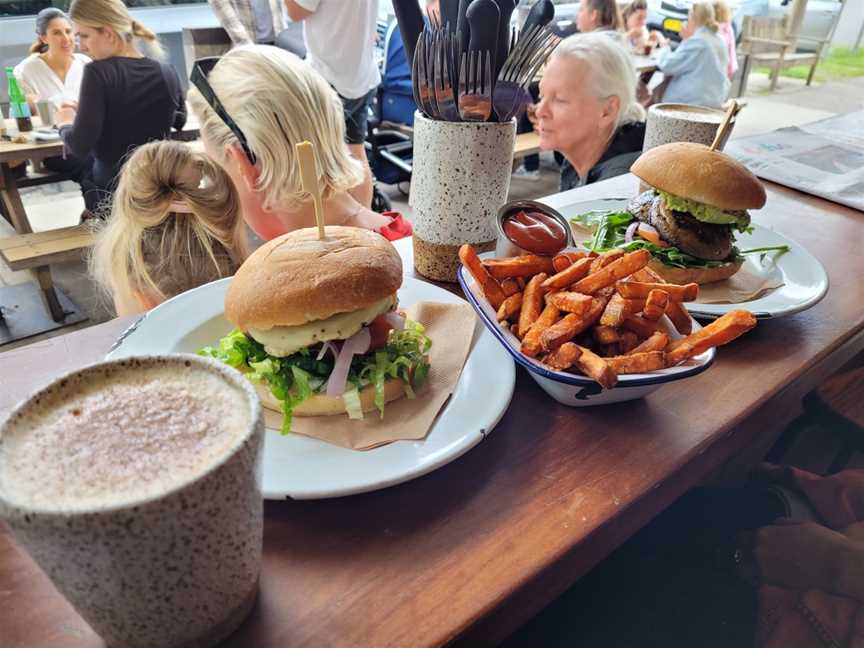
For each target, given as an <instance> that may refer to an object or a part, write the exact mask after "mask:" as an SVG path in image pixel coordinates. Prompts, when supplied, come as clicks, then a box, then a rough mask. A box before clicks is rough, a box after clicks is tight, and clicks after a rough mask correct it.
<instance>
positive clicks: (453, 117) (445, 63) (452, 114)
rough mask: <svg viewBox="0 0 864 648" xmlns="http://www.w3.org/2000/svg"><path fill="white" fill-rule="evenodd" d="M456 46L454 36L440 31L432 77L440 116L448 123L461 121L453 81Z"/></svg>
mask: <svg viewBox="0 0 864 648" xmlns="http://www.w3.org/2000/svg"><path fill="white" fill-rule="evenodd" d="M454 46H455V40H454V38H453V35H452V34H450V33H448V32H447V31H446V30H439V31H438V33H437V34H436V38H435V42H434V46H433V49H432V57H433V59H434V64H433V72H432V77H433V80H434V84H433V85H434V88H435V101H436V103H437V104H438V114H439V115H440V116H441V118H442V119H444V120H446V121H459V109H458V108H457V106H456V94H455V92H454V88H453V85H454V84H453V80H452V79H453V77H454V76H455V74H453V71H454V66H453V60H454Z"/></svg>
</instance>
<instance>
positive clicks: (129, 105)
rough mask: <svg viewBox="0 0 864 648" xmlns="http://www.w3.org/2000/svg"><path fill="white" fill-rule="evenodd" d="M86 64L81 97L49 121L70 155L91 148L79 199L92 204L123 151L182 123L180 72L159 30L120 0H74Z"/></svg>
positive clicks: (108, 186) (101, 196) (110, 183)
mask: <svg viewBox="0 0 864 648" xmlns="http://www.w3.org/2000/svg"><path fill="white" fill-rule="evenodd" d="M69 13H70V16H71V18H72V21H73V22H74V23H75V31H76V33H77V34H78V38H79V40H80V44H81V51H83V52H84V53H86V54H89V55H90V56H91V57H92V58H93V62H92V63H90V64H89V65H88V66H87V67H86V68H85V69H84V77H83V79H82V80H81V95H80V103H79V102H74V101H72V102H67V103H65V104H64V105H63V107H62V108H61V109H60V110H58V111H57V113H56V114H55V116H54V122H55V124H56V125H57V127H58V128H59V129H60V135H61V136H62V137H63V142H64V144H65V145H66V147H67V149H69V150H70V151H71V152H72V153H73V154H74V155H75V156H77V157H79V158H83V157H85V156H87V155H91V154H92V156H93V169H92V174H91V175H90V177H89V178H88V179H86V180H87V181H88V182H87V186H85V190H84V202H85V203H86V204H87V209H88V210H90V211H91V212H95V211H96V208H97V205H98V203H99V202H101V201H103V200H105V199H106V198H107V197H108V196H109V195H110V193H111V191H112V190H113V187H114V183H115V181H116V177H117V175H118V174H119V172H120V167H121V165H122V162H123V159H124V158H125V156H127V155H128V154H129V153H130V152H131V151H132V150H133V149H134V148H135V147H137V146H140V145H141V144H144V143H146V142H149V141H152V140H160V139H165V138H167V137H168V135H169V133H170V131H171V127H172V126H173V127H174V128H177V129H180V128H182V127H183V125H184V124H185V123H186V106H185V101H184V97H183V90H182V87H181V86H180V79H179V78H178V77H177V73H176V72H175V71H174V68H173V67H171V66H170V65H166V64H164V63H161V62H160V61H158V60H155V59H154V58H151V57H148V56H145V55H144V53H142V51H141V50H142V48H143V49H144V51H146V52H148V53H149V54H150V55H151V56H153V57H156V58H161V56H162V48H161V46H160V45H159V40H158V39H157V38H156V35H155V34H154V33H153V32H151V31H150V30H149V29H147V28H146V27H145V26H144V25H142V24H141V23H139V22H138V21H137V20H133V19H132V16H131V15H129V10H128V9H127V8H126V5H124V4H123V2H121V0H74V1H73V2H72V6H71V8H70V10H69Z"/></svg>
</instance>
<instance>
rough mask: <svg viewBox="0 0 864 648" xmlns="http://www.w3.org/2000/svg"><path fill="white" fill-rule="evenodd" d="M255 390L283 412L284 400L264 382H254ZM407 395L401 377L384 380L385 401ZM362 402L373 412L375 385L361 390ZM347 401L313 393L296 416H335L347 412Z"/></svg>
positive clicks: (265, 404)
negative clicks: (275, 394) (273, 392)
mask: <svg viewBox="0 0 864 648" xmlns="http://www.w3.org/2000/svg"><path fill="white" fill-rule="evenodd" d="M254 384H255V390H256V391H257V392H258V396H259V397H260V398H261V404H262V405H264V407H266V408H267V409H271V410H275V411H277V412H279V413H281V412H282V401H280V400H279V399H277V398H276V397H275V396H273V394H272V393H271V392H270V388H269V387H268V386H267V385H266V384H264V383H254ZM404 395H405V384H404V383H403V382H402V380H401V379H399V378H388V379H387V380H386V381H385V382H384V402H385V403H389V402H391V401H394V400H397V399H399V398H402V397H403V396H404ZM360 404H361V406H362V407H363V411H364V412H371V411H372V410H374V409H375V408H376V406H375V386H374V385H367V386H366V387H364V388H363V389H361V390H360ZM345 413H346V410H345V401H344V400H342V397H341V396H328V395H327V394H324V393H321V394H313V395H312V396H310V397H309V398H307V399H306V400H304V401H303V402H302V403H300V404H299V405H298V406H297V407H295V408H294V416H333V415H335V414H345Z"/></svg>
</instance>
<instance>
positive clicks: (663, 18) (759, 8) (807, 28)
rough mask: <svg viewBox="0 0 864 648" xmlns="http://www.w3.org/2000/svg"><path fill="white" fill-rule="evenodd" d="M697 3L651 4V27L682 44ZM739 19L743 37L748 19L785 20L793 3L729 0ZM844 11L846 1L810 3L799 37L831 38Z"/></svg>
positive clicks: (809, 45) (661, 0)
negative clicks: (742, 28)
mask: <svg viewBox="0 0 864 648" xmlns="http://www.w3.org/2000/svg"><path fill="white" fill-rule="evenodd" d="M693 2H694V0H648V27H649V28H650V29H657V30H661V31H663V33H664V34H666V36H667V37H669V38H671V39H673V40H680V35H679V34H680V32H681V28H682V27H683V26H684V23H685V22H686V21H687V14H688V12H689V11H690V5H692V4H693ZM729 5H730V8H731V9H732V10H733V12H734V14H735V17H734V19H733V26H734V28H735V33H736V34H740V33H741V24H742V22H743V20H744V16H776V17H781V16H784V15H785V14H787V13H788V12H789V11H791V9H792V0H729ZM842 9H843V2H842V0H809V2H808V3H807V10H806V13H805V15H804V22H803V23H802V24H801V31H800V32H799V34H800V35H801V36H805V37H807V38H817V39H824V38H827V37H828V34H829V33H830V31H831V26H832V25H833V24H834V21H835V19H836V17H837V15H839V13H840V11H841V10H842ZM817 47H818V45H817V44H816V43H813V42H808V41H801V42H800V43H799V45H798V49H802V50H808V49H809V50H815V49H816V48H817Z"/></svg>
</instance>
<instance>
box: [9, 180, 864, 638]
mask: <svg viewBox="0 0 864 648" xmlns="http://www.w3.org/2000/svg"><path fill="white" fill-rule="evenodd" d="M635 187H636V182H635V180H634V179H633V178H632V177H623V178H618V179H615V180H612V181H609V182H607V183H600V184H598V185H589V186H588V187H585V188H582V189H579V190H575V191H574V192H568V194H566V195H559V196H556V197H554V198H551V199H550V200H549V202H552V203H554V204H559V205H560V204H561V203H562V202H563V201H569V202H576V201H581V200H587V199H594V198H600V197H609V196H616V197H617V196H622V195H625V196H626V195H628V194H629V193H632V192H633V191H635ZM754 218H755V220H756V221H757V222H759V223H760V224H762V225H765V226H767V227H773V228H776V229H777V230H778V231H780V232H782V233H783V234H785V235H789V236H791V237H792V238H793V239H796V238H797V239H799V240H800V241H801V242H802V243H804V244H805V246H806V247H807V249H808V250H809V251H810V252H811V253H813V254H814V255H815V256H816V257H817V258H819V259H820V260H821V261H822V263H823V264H824V265H825V266H826V269H827V270H828V274H829V277H830V280H831V285H832V287H831V291H830V292H829V294H828V295H827V296H826V298H825V299H824V300H823V301H822V302H821V303H820V304H818V305H817V306H815V307H814V308H812V309H810V310H809V311H806V312H804V313H800V314H798V315H795V316H790V317H786V318H782V319H778V320H775V321H763V322H760V324H759V326H758V327H757V328H756V329H755V330H754V331H752V332H750V333H748V335H746V336H745V337H743V338H741V339H740V340H737V341H736V342H735V343H734V344H732V345H730V346H728V347H725V348H723V349H721V350H720V352H719V353H718V359H717V362H716V363H715V365H714V366H713V367H711V368H710V369H709V370H708V371H706V372H705V373H703V374H700V375H698V376H696V377H694V378H690V379H687V380H682V381H680V382H676V383H672V384H669V385H666V386H664V387H663V388H661V389H660V390H659V391H658V392H656V393H655V394H652V395H651V396H649V397H647V398H645V399H642V400H639V401H634V402H630V403H623V404H617V405H610V406H605V407H589V408H576V409H571V408H566V407H563V406H561V405H559V404H557V403H555V402H554V401H552V400H551V399H549V398H548V397H547V396H546V395H545V394H544V393H543V392H541V390H540V389H539V388H538V387H537V386H536V385H535V383H534V382H533V381H532V380H531V379H530V378H529V377H528V376H527V375H526V374H525V372H524V371H523V370H521V369H520V370H519V371H518V374H517V385H516V392H515V394H514V398H513V402H512V403H511V406H510V408H509V409H508V411H507V413H506V414H505V415H504V417H503V419H502V420H501V422H500V423H499V425H498V427H497V428H496V429H495V430H494V431H493V432H492V433H491V434H490V435H489V436H488V437H487V439H486V440H485V441H484V442H483V443H481V444H480V445H478V446H477V447H476V448H474V449H473V450H471V452H469V453H468V454H466V455H465V456H464V457H462V458H460V459H459V460H457V461H455V462H453V463H451V464H448V465H447V466H445V467H443V468H441V469H439V470H437V471H435V472H433V473H431V474H429V475H426V476H424V477H422V478H420V479H417V480H414V481H412V482H409V483H407V484H403V485H401V486H396V487H393V488H390V489H386V490H383V491H378V492H375V493H368V494H365V495H359V496H354V497H348V498H341V499H336V500H323V501H311V502H290V501H287V502H268V503H267V506H266V507H265V513H266V518H265V546H264V568H263V571H262V580H261V593H260V601H259V605H258V607H257V608H256V609H255V611H254V612H253V615H252V617H251V618H250V620H249V621H248V622H247V623H246V624H244V626H243V627H242V628H241V629H240V631H239V632H238V633H237V634H236V635H235V636H234V637H232V638H231V640H230V641H229V642H228V645H229V646H284V645H299V646H322V645H324V646H326V645H334V646H335V645H339V646H343V645H344V646H397V645H411V646H418V645H437V644H441V643H444V642H448V641H452V640H461V641H462V642H463V643H464V644H465V645H472V646H473V645H485V644H491V643H493V642H494V641H496V640H498V639H500V638H501V637H503V636H505V635H506V634H507V633H509V632H511V631H512V630H513V629H515V628H516V627H518V625H520V624H521V623H523V622H524V621H526V620H527V619H528V618H530V616H531V615H533V614H534V613H535V612H536V611H538V610H539V609H540V608H541V607H542V606H543V605H545V604H547V603H548V602H549V601H550V600H552V599H553V598H554V597H555V596H556V595H557V594H558V593H559V592H560V591H561V590H563V588H565V587H566V586H568V585H569V584H570V583H572V582H573V581H574V580H575V579H577V578H578V577H579V576H580V575H581V574H583V573H584V572H585V571H586V570H588V569H590V568H591V567H592V566H593V565H595V564H596V563H597V562H598V561H599V560H602V558H603V557H605V555H607V554H608V553H609V552H610V551H612V550H613V549H614V548H615V547H616V546H617V545H618V544H620V543H621V542H622V541H623V540H625V539H626V538H627V537H629V535H631V534H632V533H633V532H634V531H635V530H637V529H638V528H639V527H640V526H641V525H642V524H644V523H645V522H646V521H647V520H650V519H651V518H652V517H653V516H654V515H656V514H657V513H658V512H659V511H661V510H662V509H663V508H664V507H665V506H667V505H668V504H669V502H671V501H673V500H674V499H675V498H676V497H678V496H679V495H680V494H681V493H682V492H684V491H685V490H686V489H688V488H690V487H692V486H694V485H696V484H698V483H700V481H701V480H703V479H704V478H705V476H706V475H709V474H711V473H713V472H714V471H716V470H717V469H719V468H720V467H722V466H723V465H724V463H725V462H727V461H728V460H729V459H730V458H731V457H734V456H736V455H737V454H738V453H740V452H741V451H743V450H746V449H748V448H751V447H754V446H758V445H764V444H765V443H767V442H768V441H770V439H771V438H773V437H774V436H775V435H776V434H777V433H778V432H779V431H780V429H782V426H783V424H784V422H785V418H786V417H788V416H789V412H790V411H791V409H792V405H793V404H794V403H795V402H796V400H797V399H799V398H800V395H801V394H802V393H803V392H804V391H806V390H807V389H810V388H811V387H812V386H813V385H814V384H816V383H817V382H818V381H819V380H821V379H822V378H823V377H824V375H825V374H826V373H827V372H829V371H831V370H832V369H833V368H835V367H836V366H839V364H840V363H842V362H843V361H844V360H845V359H847V358H849V357H851V356H852V355H854V354H855V353H857V352H858V351H860V350H861V349H862V348H864V311H862V310H861V309H860V303H862V302H861V300H862V298H864V287H862V285H861V283H860V276H862V274H864V257H861V255H860V254H859V250H860V247H861V239H862V234H861V232H862V229H861V225H862V222H861V221H862V219H864V214H862V213H860V212H856V211H854V210H851V209H848V208H845V207H841V206H838V205H834V204H832V203H829V202H827V201H824V200H821V199H818V198H814V197H810V196H805V195H803V194H800V193H797V192H795V191H792V190H789V189H785V188H781V187H777V186H773V185H769V199H768V205H767V207H766V208H765V209H763V210H761V211H760V212H757V213H756V214H755V215H754ZM802 223H805V224H807V226H806V229H805V228H803V227H802ZM815 224H818V226H813V225H815ZM124 324H125V322H121V323H117V322H112V323H108V324H106V325H102V326H101V327H94V328H93V329H89V330H87V331H83V332H81V333H77V334H74V335H73V336H64V338H70V340H69V341H68V342H67V341H65V340H64V338H58V340H62V342H61V341H58V342H53V343H52V345H50V346H42V347H38V348H36V349H33V350H31V351H28V349H27V348H25V349H22V350H19V351H16V352H13V353H17V355H16V356H14V357H12V358H11V359H10V360H7V357H8V356H5V355H0V362H2V363H3V365H4V371H3V372H2V373H0V376H2V377H0V381H3V382H4V383H5V384H3V383H0V386H2V388H0V408H8V406H9V396H6V395H7V394H12V395H14V394H18V395H21V394H24V393H27V392H29V391H30V390H31V389H32V388H33V387H34V386H36V384H38V383H39V382H41V380H42V379H43V378H44V379H47V378H48V374H50V373H52V371H53V369H52V370H46V369H43V368H41V367H42V365H44V364H46V363H47V362H49V361H56V359H58V358H61V357H66V358H69V356H65V355H64V354H61V353H59V351H60V349H61V347H60V346H58V345H63V346H62V348H64V349H67V350H68V353H69V354H70V356H71V359H66V360H61V362H63V363H65V364H66V366H69V365H70V364H71V365H73V366H74V365H75V364H76V363H79V362H82V361H84V360H85V359H91V358H94V357H98V356H99V353H101V352H104V350H105V349H107V347H108V345H109V344H110V341H111V340H112V339H113V337H114V336H115V335H116V334H117V333H118V332H119V330H121V328H122V326H123V325H124ZM76 336H80V337H76ZM27 368H29V369H27ZM10 376H14V378H10ZM489 380H494V375H491V374H490V376H489ZM28 565H29V559H27V558H25V557H22V556H21V554H20V552H19V550H18V549H16V548H15V547H14V543H13V541H12V540H11V538H10V537H9V535H8V534H4V533H0V627H3V628H4V632H5V636H6V637H7V643H8V644H9V645H11V646H19V645H20V646H24V645H26V646H28V647H29V646H36V647H39V646H48V645H52V642H53V643H56V637H57V636H58V633H59V632H62V631H63V630H64V628H66V629H70V628H71V629H72V630H69V631H68V632H67V635H68V636H67V635H64V645H68V646H71V647H73V648H78V647H84V646H99V645H101V642H100V641H99V640H98V639H97V638H96V637H94V636H93V635H92V634H87V632H86V630H82V629H81V628H82V623H81V621H80V620H79V619H77V617H75V616H74V614H71V613H70V611H69V610H68V607H67V606H66V604H65V603H64V602H63V601H62V600H60V599H59V598H58V597H52V596H49V595H48V594H47V592H49V591H50V586H49V585H48V584H47V581H46V579H45V577H44V576H42V575H41V574H38V573H33V572H32V571H28V569H29V567H28ZM79 632H81V633H84V634H81V635H75V636H72V635H73V634H74V633H79Z"/></svg>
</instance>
